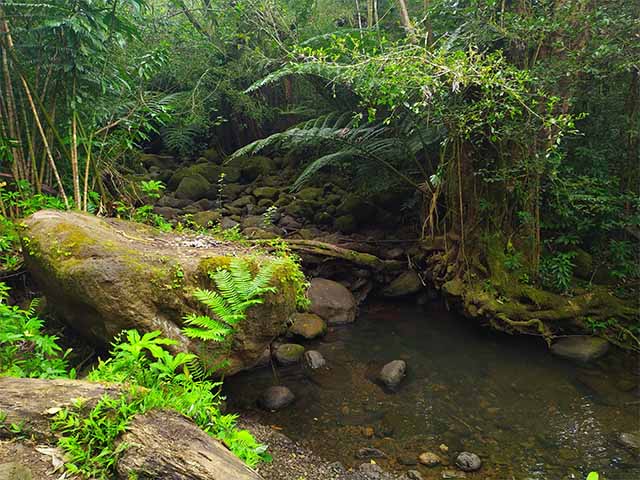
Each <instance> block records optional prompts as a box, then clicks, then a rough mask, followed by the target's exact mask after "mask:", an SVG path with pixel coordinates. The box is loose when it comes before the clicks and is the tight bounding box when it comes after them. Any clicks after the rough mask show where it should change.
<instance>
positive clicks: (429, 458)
mask: <svg viewBox="0 0 640 480" xmlns="http://www.w3.org/2000/svg"><path fill="white" fill-rule="evenodd" d="M418 460H420V463H421V464H423V465H426V466H427V467H435V466H436V465H440V463H442V459H441V458H440V457H439V456H438V455H436V454H435V453H431V452H424V453H421V454H420V456H419V457H418Z"/></svg>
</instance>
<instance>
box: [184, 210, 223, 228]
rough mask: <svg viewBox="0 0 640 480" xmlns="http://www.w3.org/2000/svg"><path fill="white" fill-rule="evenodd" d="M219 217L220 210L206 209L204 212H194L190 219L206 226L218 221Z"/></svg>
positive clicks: (201, 225)
mask: <svg viewBox="0 0 640 480" xmlns="http://www.w3.org/2000/svg"><path fill="white" fill-rule="evenodd" d="M221 218H222V216H221V215H220V212H217V211H215V210H208V211H206V212H198V213H194V214H193V216H192V217H191V220H192V221H193V223H195V224H197V225H199V226H200V227H203V228H207V227H211V226H213V225H215V224H216V223H218V222H219V221H220V219H221Z"/></svg>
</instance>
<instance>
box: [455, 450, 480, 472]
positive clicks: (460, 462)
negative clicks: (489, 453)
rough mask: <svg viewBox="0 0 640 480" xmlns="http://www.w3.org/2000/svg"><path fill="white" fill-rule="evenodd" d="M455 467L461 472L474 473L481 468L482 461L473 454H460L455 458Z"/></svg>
mask: <svg viewBox="0 0 640 480" xmlns="http://www.w3.org/2000/svg"><path fill="white" fill-rule="evenodd" d="M456 466H457V467H458V468H459V469H460V470H462V471H463V472H475V471H476V470H480V467H482V460H480V457H479V456H478V455H476V454H475V453H471V452H462V453H460V454H458V456H457V457H456Z"/></svg>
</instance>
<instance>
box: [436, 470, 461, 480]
mask: <svg viewBox="0 0 640 480" xmlns="http://www.w3.org/2000/svg"><path fill="white" fill-rule="evenodd" d="M442 478H444V479H449V478H467V475H466V474H465V473H464V472H456V471H455V470H443V471H442Z"/></svg>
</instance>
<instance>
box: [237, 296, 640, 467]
mask: <svg viewBox="0 0 640 480" xmlns="http://www.w3.org/2000/svg"><path fill="white" fill-rule="evenodd" d="M305 346H306V347H307V349H315V350H318V351H320V352H321V353H322V354H323V356H324V357H325V359H326V360H327V364H328V368H326V369H322V370H319V371H313V372H311V371H310V370H308V369H307V368H306V367H303V366H302V365H299V366H294V367H288V368H281V367H278V368H277V369H276V370H275V371H274V370H273V369H271V368H265V369H262V370H256V371H252V372H245V373H243V374H240V375H237V376H235V377H232V378H229V379H227V380H226V382H225V393H226V395H227V397H228V404H229V407H230V410H231V411H239V412H244V413H247V414H250V415H252V416H255V417H257V418H258V419H259V420H260V421H261V422H263V423H265V424H268V425H273V426H274V428H277V429H281V431H282V432H283V433H284V434H286V435H287V436H289V437H290V438H292V439H293V440H295V441H298V442H300V443H301V444H304V445H306V446H308V447H310V448H311V449H312V450H313V451H314V452H316V453H317V454H318V455H320V456H322V457H323V458H325V459H326V460H328V461H331V462H333V461H340V462H342V463H343V464H344V465H345V466H348V467H356V466H357V465H359V464H361V463H363V462H364V461H367V460H361V459H358V458H357V455H358V451H359V450H360V449H362V448H365V447H374V448H378V449H380V450H382V451H383V452H384V453H385V454H386V455H387V458H382V459H376V460H375V461H376V462H377V463H379V464H380V465H381V466H382V467H383V468H385V469H387V470H390V471H406V470H408V469H418V470H420V472H421V474H422V475H423V477H424V478H425V479H436V478H438V479H440V478H442V472H443V470H445V469H451V468H452V466H446V465H441V466H437V467H433V468H427V467H424V466H422V465H419V466H416V465H415V462H416V459H417V457H418V455H419V454H420V453H422V452H425V451H428V452H434V453H437V454H438V455H440V456H441V457H442V458H443V460H444V463H445V464H446V463H447V462H451V463H453V459H454V458H455V455H456V453H458V452H461V451H469V452H474V453H476V454H478V455H479V456H480V457H481V458H482V460H483V467H482V469H481V470H480V471H479V472H478V473H474V474H467V478H482V479H501V480H512V479H514V480H525V479H531V480H533V479H536V480H538V479H539V480H542V479H544V480H552V479H553V480H555V479H558V480H560V479H584V478H585V477H586V474H587V473H588V472H589V471H591V470H595V471H598V472H600V473H601V474H604V477H605V478H606V479H607V480H632V479H633V480H636V479H640V462H639V459H638V456H637V452H633V451H631V450H628V449H627V448H626V447H624V446H622V445H621V444H620V443H619V441H618V440H617V435H618V434H619V433H621V432H631V431H634V430H638V428H639V427H640V425H639V423H640V422H639V418H640V416H639V415H640V398H639V397H638V381H639V379H640V377H638V376H636V375H635V374H634V373H632V372H634V371H635V372H636V373H638V372H637V369H635V368H632V367H633V362H634V361H635V360H634V359H633V358H630V357H629V356H627V355H624V354H621V353H620V352H614V351H612V352H610V353H609V354H608V355H607V356H605V357H604V358H602V359H601V360H599V361H598V362H597V363H595V364H593V365H589V366H585V365H576V364H573V363H571V362H568V361H566V360H564V359H561V358H558V357H554V356H552V355H551V354H550V353H549V351H548V349H547V347H546V344H544V342H543V341H542V340H539V339H537V338H532V337H513V336H508V335H505V334H500V333H496V332H493V331H490V330H489V329H486V328H481V327H479V326H477V325H476V324H474V323H473V322H471V321H469V320H466V319H464V318H462V317H460V316H458V315H456V314H454V313H451V312H448V311H446V310H445V309H444V308H443V307H441V306H439V305H430V306H428V307H421V306H417V305H407V304H401V303H389V302H383V303H370V304H368V305H365V306H364V307H363V308H361V311H360V315H359V317H358V319H357V321H356V322H355V323H354V324H352V325H349V326H345V327H339V328H334V329H331V330H330V331H329V333H328V334H327V335H326V336H325V337H324V338H323V339H321V340H317V341H313V342H309V343H307V344H306V345H305ZM394 359H402V360H405V361H406V362H407V366H408V374H407V377H406V378H405V380H404V382H403V383H402V385H401V386H400V388H399V389H398V391H397V392H395V393H389V392H387V391H385V390H384V389H383V388H382V387H381V386H380V385H379V384H378V383H376V375H377V373H378V372H379V370H380V368H381V366H382V365H384V364H385V363H387V362H389V361H391V360H394ZM276 377H277V378H276ZM278 382H279V383H281V384H283V385H286V386H288V387H289V388H290V389H291V390H292V391H293V392H294V394H295V395H296V401H295V403H294V404H293V405H291V406H289V407H288V408H286V409H284V410H283V411H280V412H274V413H272V412H265V411H262V410H260V409H258V408H257V407H256V399H257V397H258V396H259V394H260V393H261V392H262V391H263V390H264V389H265V388H267V387H269V386H271V385H274V384H277V383H278ZM441 445H446V446H447V447H448V452H442V451H441V450H440V446H441ZM601 478H602V477H601Z"/></svg>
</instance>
